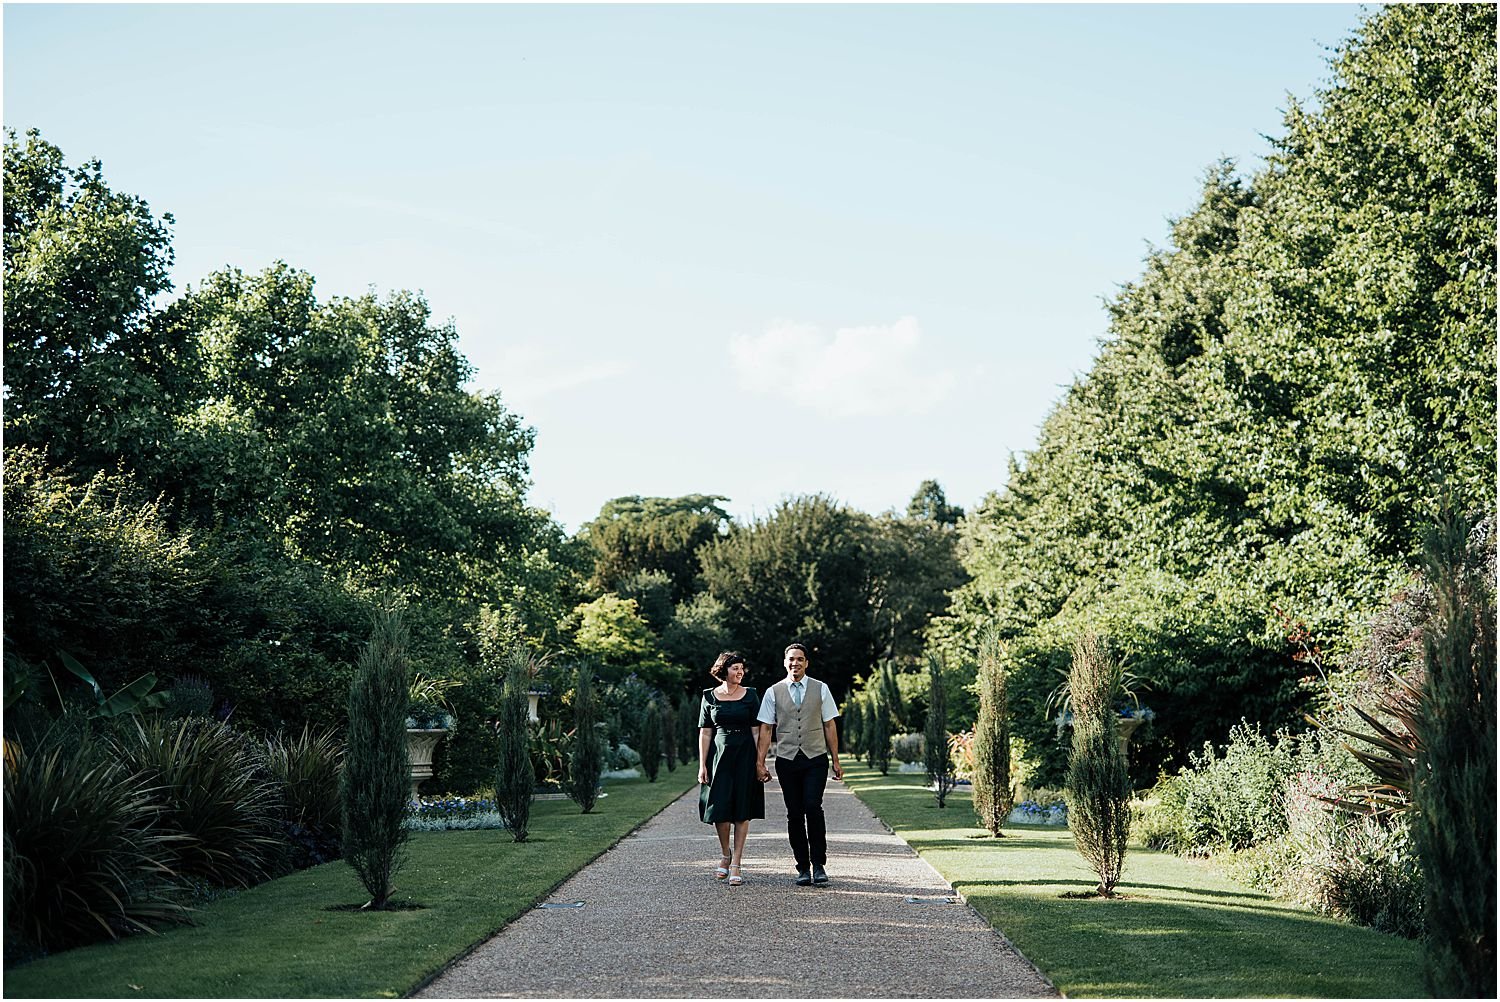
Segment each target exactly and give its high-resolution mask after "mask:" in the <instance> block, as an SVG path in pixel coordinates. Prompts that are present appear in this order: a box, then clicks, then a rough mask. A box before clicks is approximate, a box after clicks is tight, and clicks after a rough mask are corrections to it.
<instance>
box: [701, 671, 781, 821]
mask: <svg viewBox="0 0 1500 1002" xmlns="http://www.w3.org/2000/svg"><path fill="white" fill-rule="evenodd" d="M759 710H760V694H759V693H757V692H756V691H755V690H754V689H752V688H750V687H749V686H746V687H745V691H744V694H743V695H741V696H740V698H739V699H736V700H733V701H732V702H730V701H723V700H720V699H719V698H718V697H716V696H715V695H714V691H713V690H712V689H705V690H703V702H702V704H701V706H700V708H699V710H698V726H699V727H700V728H703V727H712V728H713V729H714V738H713V741H711V742H710V743H709V746H708V782H707V783H704V784H703V785H702V786H701V787H700V788H699V790H698V816H699V817H700V818H702V819H703V820H704V821H705V822H707V823H708V824H715V823H718V822H723V821H749V820H751V819H752V818H763V817H765V816H766V788H765V787H764V786H762V785H761V782H760V777H759V776H758V775H757V770H756V762H757V761H758V757H757V753H756V750H755V715H756V713H757V712H758V711H759Z"/></svg>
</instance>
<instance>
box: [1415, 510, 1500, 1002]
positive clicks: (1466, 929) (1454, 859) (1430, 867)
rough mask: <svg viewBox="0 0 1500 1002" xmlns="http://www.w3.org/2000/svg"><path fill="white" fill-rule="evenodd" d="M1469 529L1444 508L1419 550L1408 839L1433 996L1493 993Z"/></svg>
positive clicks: (1486, 661)
mask: <svg viewBox="0 0 1500 1002" xmlns="http://www.w3.org/2000/svg"><path fill="white" fill-rule="evenodd" d="M1468 535H1469V526H1468V525H1467V524H1466V520H1464V519H1463V518H1461V517H1459V516H1458V515H1457V514H1455V513H1453V512H1451V511H1450V512H1445V513H1444V515H1443V517H1442V520H1441V521H1440V522H1439V524H1438V525H1437V526H1435V527H1433V528H1432V529H1430V530H1429V531H1428V533H1427V537H1426V541H1425V543H1426V545H1425V553H1424V558H1425V561H1426V564H1427V573H1428V578H1429V580H1430V582H1431V584H1432V590H1433V597H1434V599H1435V600H1436V614H1435V615H1434V616H1433V618H1432V621H1431V623H1430V624H1429V625H1428V627H1427V629H1426V631H1425V633H1424V637H1423V645H1424V652H1425V659H1426V668H1427V678H1426V680H1425V682H1424V684H1423V698H1422V700H1421V703H1420V706H1419V708H1418V712H1417V716H1416V724H1417V727H1416V730H1417V734H1416V737H1417V738H1418V739H1419V743H1420V746H1421V750H1420V751H1419V753H1418V756H1417V767H1416V782H1415V783H1414V784H1413V790H1412V800H1413V803H1414V806H1415V808H1416V810H1415V811H1414V812H1413V821H1412V839H1413V842H1414V844H1415V848H1416V852H1417V858H1418V860H1419V861H1420V863H1421V867H1422V875H1423V877H1424V878H1425V884H1426V891H1425V893H1426V906H1425V908H1424V913H1425V917H1426V922H1427V938H1426V941H1425V950H1426V965H1425V974H1426V977H1427V981H1428V987H1429V988H1431V990H1432V993H1433V995H1434V996H1435V997H1436V998H1494V997H1495V598H1494V595H1493V593H1492V592H1491V591H1490V586H1489V582H1488V580H1487V578H1488V575H1486V574H1484V573H1483V572H1482V571H1481V570H1480V569H1479V568H1478V567H1475V566H1474V562H1473V561H1471V560H1470V559H1469V555H1468V553H1467V544H1468Z"/></svg>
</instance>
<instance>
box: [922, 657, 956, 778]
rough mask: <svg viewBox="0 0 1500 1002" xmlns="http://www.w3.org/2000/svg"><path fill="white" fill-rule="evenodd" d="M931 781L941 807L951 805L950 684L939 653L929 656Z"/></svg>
mask: <svg viewBox="0 0 1500 1002" xmlns="http://www.w3.org/2000/svg"><path fill="white" fill-rule="evenodd" d="M927 679H928V681H929V683H930V688H929V690H928V694H927V730H926V735H927V741H926V745H927V748H926V766H927V782H928V783H930V784H932V792H933V793H934V794H936V796H937V805H938V806H939V807H947V806H948V792H949V791H950V790H952V789H953V783H954V779H955V777H954V775H953V757H952V756H951V755H950V754H949V752H948V687H947V685H946V684H945V683H944V682H943V663H942V662H941V661H939V660H938V659H937V657H936V656H929V657H928V658H927Z"/></svg>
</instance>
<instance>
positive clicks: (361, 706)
mask: <svg viewBox="0 0 1500 1002" xmlns="http://www.w3.org/2000/svg"><path fill="white" fill-rule="evenodd" d="M408 639H409V634H408V631H407V628H406V623H405V622H404V620H403V619H402V616H401V613H400V611H399V610H397V609H393V608H382V609H379V610H377V611H376V612H375V615H374V617H373V624H372V629H371V632H370V641H369V643H367V644H366V645H365V648H364V650H363V651H361V652H360V656H359V666H358V668H357V670H356V671H355V674H354V679H353V680H352V681H351V682H350V684H349V725H348V727H349V730H348V736H347V738H346V741H347V746H346V750H345V753H344V771H343V775H342V777H341V779H340V782H339V798H340V801H341V807H342V812H343V836H344V838H343V842H344V845H343V848H344V859H345V861H346V862H348V864H349V865H350V866H351V867H353V868H354V872H355V873H356V874H358V875H359V880H360V883H362V884H364V885H365V890H367V891H368V892H369V893H370V900H369V902H368V903H366V905H365V907H366V908H370V909H376V910H378V909H383V908H385V907H386V904H387V902H388V901H389V900H390V896H391V892H392V890H393V889H394V887H393V885H392V882H393V881H394V879H395V877H396V872H397V871H398V870H400V869H401V864H402V862H403V859H404V853H403V852H402V847H403V846H404V845H405V843H406V838H407V832H406V829H405V827H403V825H402V822H403V821H405V820H406V812H407V809H408V804H407V798H408V796H409V795H410V792H411V766H410V764H409V762H408V761H407V757H406V704H407V688H408V685H409V678H408V672H409V670H410V665H409V660H408V657H407V643H408Z"/></svg>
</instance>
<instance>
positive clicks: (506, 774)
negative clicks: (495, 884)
mask: <svg viewBox="0 0 1500 1002" xmlns="http://www.w3.org/2000/svg"><path fill="white" fill-rule="evenodd" d="M530 681H531V655H530V653H529V652H528V651H527V650H526V645H525V643H524V642H523V641H520V640H517V641H515V642H513V643H512V644H511V646H510V649H509V650H508V651H507V652H506V655H505V682H504V687H503V688H502V690H501V694H500V721H499V728H498V730H499V734H500V755H499V758H498V760H497V761H496V763H495V809H496V810H497V811H498V812H499V813H500V818H501V820H503V821H504V822H505V827H506V828H508V829H509V830H510V835H511V838H512V839H514V840H515V841H517V842H525V841H526V835H527V826H528V825H529V824H530V822H531V795H532V793H534V792H535V790H536V770H535V769H534V768H532V765H531V723H530V720H529V719H528V714H527V703H526V690H527V688H528V687H529V685H530Z"/></svg>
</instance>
